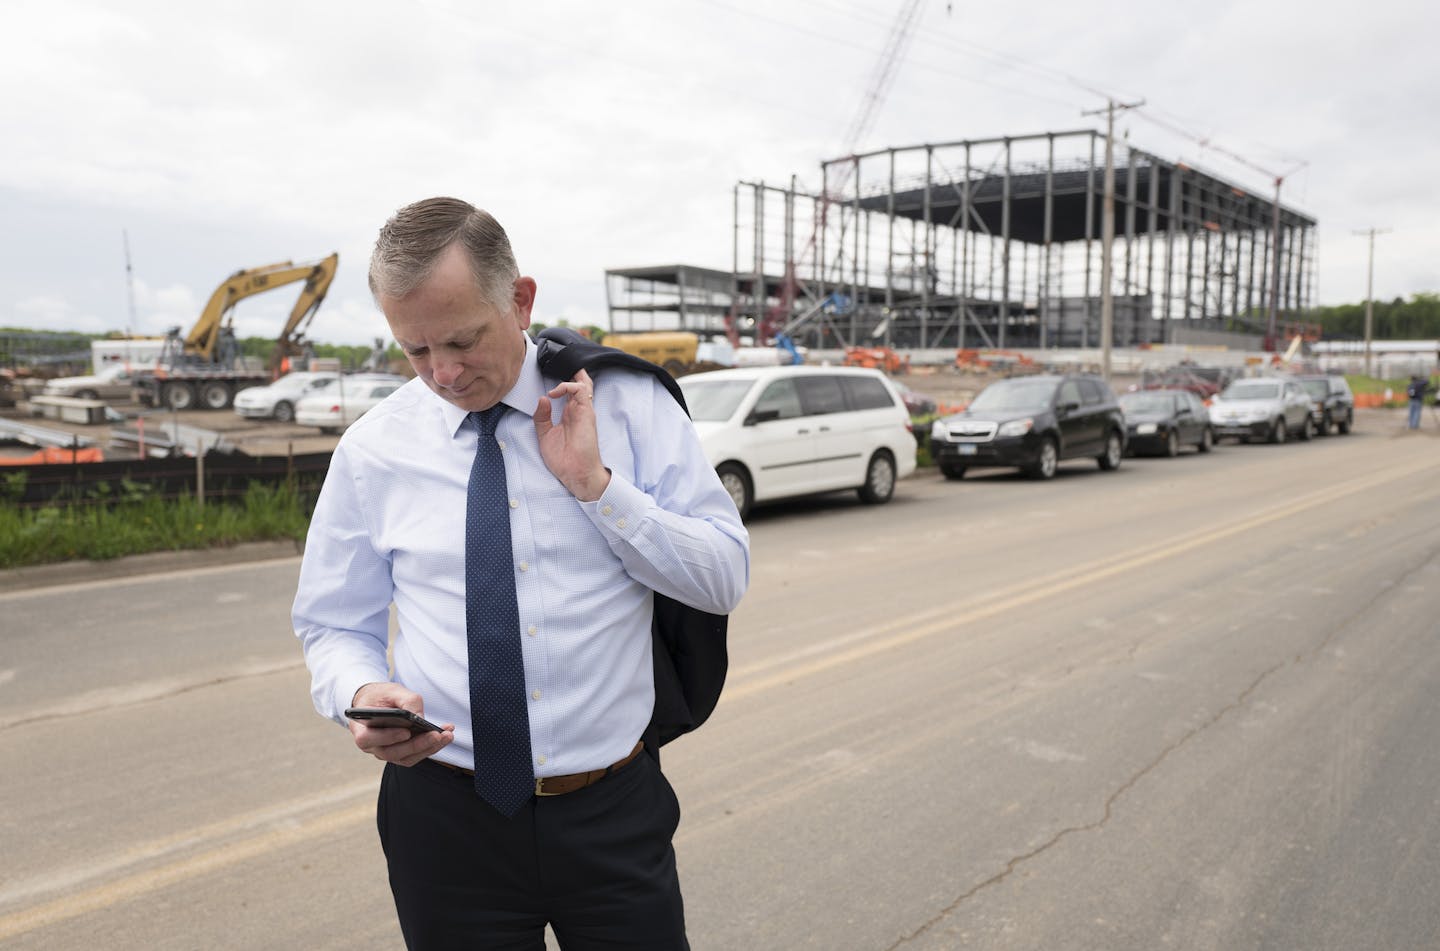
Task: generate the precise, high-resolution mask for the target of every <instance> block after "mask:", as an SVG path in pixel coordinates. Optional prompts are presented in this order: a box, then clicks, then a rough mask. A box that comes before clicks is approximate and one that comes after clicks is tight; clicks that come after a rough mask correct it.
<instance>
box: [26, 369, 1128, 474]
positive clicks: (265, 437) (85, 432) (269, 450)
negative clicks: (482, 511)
mask: <svg viewBox="0 0 1440 951" xmlns="http://www.w3.org/2000/svg"><path fill="white" fill-rule="evenodd" d="M1000 376H1001V374H999V373H995V372H977V371H970V370H965V371H962V370H957V369H956V368H954V367H929V366H921V367H913V368H911V370H910V371H909V372H908V373H903V374H900V375H897V376H896V377H895V379H896V381H897V382H899V383H902V384H904V385H905V386H908V387H910V388H911V389H913V390H915V391H917V392H919V393H922V394H924V395H925V396H928V397H930V398H931V399H933V400H935V401H936V402H937V403H938V404H940V405H941V407H942V409H944V408H956V407H959V406H962V405H964V404H966V403H968V402H970V400H972V399H974V398H975V394H977V393H979V392H980V391H981V390H983V389H984V388H985V387H986V385H988V384H989V383H990V382H991V381H992V380H996V379H999V378H1000ZM1133 382H1134V380H1133V379H1131V378H1122V377H1118V376H1117V377H1113V378H1112V380H1111V386H1112V387H1113V388H1114V390H1115V391H1116V392H1117V393H1119V392H1123V391H1124V390H1125V389H1126V388H1127V387H1128V386H1129V385H1130V384H1131V383H1133ZM110 405H111V408H112V409H114V410H115V411H116V412H118V413H120V414H122V415H124V416H125V417H126V419H125V421H124V422H123V423H117V422H111V423H101V424H95V425H86V424H82V423H69V422H64V421H60V420H55V419H46V418H42V417H39V416H35V415H32V413H31V412H30V406H29V404H28V403H27V402H25V401H24V400H21V401H20V402H19V403H18V404H17V405H16V406H15V407H13V408H7V409H0V419H10V420H15V421H17V422H21V423H24V424H26V425H30V426H39V427H42V428H44V429H50V430H59V431H62V432H67V433H73V434H76V435H79V436H82V437H86V438H89V439H91V440H94V441H95V443H96V444H97V445H99V446H100V447H101V448H102V449H103V450H105V456H106V458H107V459H123V458H133V457H134V453H133V452H130V451H127V450H126V449H125V448H123V447H122V446H120V445H116V446H112V445H111V435H112V433H113V432H114V431H115V430H116V429H117V428H126V429H132V430H133V429H134V428H135V425H136V420H137V419H140V418H143V419H144V421H145V424H146V425H147V426H149V427H151V432H154V431H156V430H155V428H154V427H155V425H156V424H157V423H159V424H169V423H171V422H178V423H179V424H180V425H181V426H185V427H193V428H195V429H200V430H205V431H206V432H207V433H213V434H214V435H215V438H216V439H223V440H224V441H225V442H226V443H228V444H229V445H231V446H234V447H235V448H237V449H239V450H240V451H242V452H245V453H247V454H249V455H252V456H284V455H289V454H295V455H300V454H304V453H310V452H329V451H330V450H332V449H334V448H335V443H336V442H337V441H338V439H339V437H338V436H327V435H325V434H323V433H320V432H319V431H318V430H316V429H315V428H314V427H313V426H300V425H298V424H295V423H277V422H275V421H274V420H257V419H244V418H242V417H240V416H237V415H236V414H235V412H234V410H202V409H193V410H185V411H183V412H179V413H172V412H170V411H168V410H153V409H150V408H148V407H144V406H141V405H139V404H137V403H129V402H112V403H111V404H110Z"/></svg>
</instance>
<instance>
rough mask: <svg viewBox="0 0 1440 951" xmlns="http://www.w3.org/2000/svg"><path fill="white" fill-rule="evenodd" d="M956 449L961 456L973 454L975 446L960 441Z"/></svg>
mask: <svg viewBox="0 0 1440 951" xmlns="http://www.w3.org/2000/svg"><path fill="white" fill-rule="evenodd" d="M956 451H957V452H959V453H960V455H962V456H973V455H975V447H974V446H971V445H969V444H968V443H961V444H960V446H959V447H958V448H957V449H956Z"/></svg>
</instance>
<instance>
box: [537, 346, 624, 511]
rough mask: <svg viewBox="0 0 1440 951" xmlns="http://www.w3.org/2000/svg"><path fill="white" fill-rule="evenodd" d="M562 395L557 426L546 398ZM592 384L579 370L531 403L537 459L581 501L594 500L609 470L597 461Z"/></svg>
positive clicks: (607, 479) (608, 474)
mask: <svg viewBox="0 0 1440 951" xmlns="http://www.w3.org/2000/svg"><path fill="white" fill-rule="evenodd" d="M562 396H563V397H565V408H564V409H563V410H561V412H560V422H559V424H558V425H557V424H556V423H554V422H552V421H551V418H550V417H551V411H550V401H551V400H553V399H559V398H560V397H562ZM594 400H595V383H594V381H593V380H591V379H590V374H589V373H586V372H585V371H584V370H581V371H580V372H579V373H577V374H575V379H573V380H571V381H570V382H568V383H561V384H560V385H559V386H557V387H555V389H553V390H551V391H550V392H549V393H547V394H545V395H544V396H542V397H540V402H538V403H537V404H536V405H535V417H534V418H535V435H536V437H538V438H539V440H540V458H541V459H544V460H545V466H546V468H548V469H549V470H550V471H551V472H552V473H554V475H555V478H557V479H559V480H560V482H561V484H562V485H564V486H565V488H567V489H569V490H570V493H571V494H572V495H574V496H575V498H577V499H579V500H580V501H581V502H594V501H595V500H596V499H598V498H600V496H601V494H602V493H603V492H604V491H605V488H606V486H608V485H609V484H610V470H608V469H606V468H605V466H604V464H602V463H601V461H600V440H599V437H598V436H597V435H596V432H595V406H594Z"/></svg>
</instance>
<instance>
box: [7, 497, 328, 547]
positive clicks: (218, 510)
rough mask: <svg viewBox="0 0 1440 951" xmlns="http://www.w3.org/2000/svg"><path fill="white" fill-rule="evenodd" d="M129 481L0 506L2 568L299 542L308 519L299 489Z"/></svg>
mask: <svg viewBox="0 0 1440 951" xmlns="http://www.w3.org/2000/svg"><path fill="white" fill-rule="evenodd" d="M145 488H146V487H145V486H137V485H135V484H127V485H124V486H122V487H121V489H120V490H119V491H116V492H111V491H110V490H108V489H105V490H103V491H100V492H98V493H97V496H98V497H97V498H94V499H87V500H85V501H84V502H71V503H63V504H56V505H47V506H44V507H43V508H36V509H21V508H18V507H15V506H10V505H5V506H0V538H3V539H5V544H4V545H0V568H24V567H27V566H30V565H43V564H50V563H52V562H57V561H73V560H75V559H88V560H91V561H105V560H108V559H111V558H120V557H123V556H125V555H138V554H143V553H145V552H153V551H180V550H184V549H195V548H214V547H217V546H225V545H234V544H237V543H239V542H252V541H271V540H276V539H284V538H289V539H294V540H296V541H301V540H303V539H304V538H305V531H306V529H307V528H308V526H309V523H310V518H309V514H308V512H307V508H306V505H305V502H304V499H302V497H301V494H300V493H299V492H297V491H296V490H294V489H292V488H288V487H285V486H278V487H275V486H268V485H264V484H261V483H252V484H251V485H250V487H249V488H248V489H247V490H246V492H245V494H244V496H242V497H241V498H240V499H238V500H236V501H233V502H216V501H211V502H207V503H206V504H205V506H204V507H203V508H202V507H201V506H200V505H199V504H198V503H197V502H196V500H195V499H194V498H193V497H184V498H180V499H160V498H155V497H153V496H151V495H149V494H148V493H147V492H146V491H144V490H145Z"/></svg>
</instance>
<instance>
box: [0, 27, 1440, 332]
mask: <svg viewBox="0 0 1440 951" xmlns="http://www.w3.org/2000/svg"><path fill="white" fill-rule="evenodd" d="M902 6H904V4H903V2H901V0H635V2H612V3H602V2H593V0H592V2H570V0H565V2H540V0H531V2H526V3H493V2H492V3H486V4H481V3H464V2H462V0H410V2H405V0H390V2H383V3H382V2H378V0H346V2H326V3H320V2H306V0H285V2H275V0H245V2H243V3H239V2H236V3H231V2H207V3H181V2H179V0H173V2H163V0H127V2H125V3H109V2H103V3H102V2H84V0H5V2H4V6H3V9H4V10H5V12H6V13H7V14H8V15H7V16H6V18H5V19H6V29H5V30H4V31H3V32H0V85H3V89H4V95H3V96H0V129H3V135H0V221H3V222H4V231H3V234H0V242H3V247H4V250H5V253H4V255H3V256H0V325H10V326H25V327H37V328H47V329H56V330H81V331H88V332H100V331H107V330H123V329H126V328H127V326H129V327H132V329H134V330H135V331H137V332H145V333H161V332H163V331H164V330H165V328H166V327H168V326H171V325H180V326H183V327H186V328H188V327H189V326H190V325H191V324H192V323H194V321H195V318H196V317H197V316H198V314H199V310H200V307H201V306H202V305H203V304H204V302H205V300H206V299H207V298H208V296H209V294H210V292H211V291H212V290H214V288H215V286H216V285H217V284H218V283H219V282H220V281H221V280H223V279H224V278H225V277H226V276H227V275H228V274H230V273H231V272H233V271H236V270H239V269H241V268H244V267H252V266H257V265H261V264H268V263H272V262H276V261H281V260H286V259H290V260H295V261H302V260H313V259H317V258H320V257H323V256H325V255H327V254H329V253H330V252H332V251H338V252H339V254H340V268H339V274H338V277H337V279H336V282H335V285H334V286H333V287H332V289H331V292H330V295H329V297H328V299H327V300H326V301H325V303H324V305H323V307H322V308H321V311H320V314H319V316H318V317H317V318H316V320H315V322H314V323H313V324H312V325H311V331H310V336H311V337H312V338H313V339H316V340H320V341H324V342H332V343H368V342H369V341H370V340H371V339H372V338H374V337H376V336H380V335H385V334H386V329H385V324H384V320H383V318H382V317H381V316H380V313H379V311H378V310H377V309H376V307H375V306H374V304H373V303H372V301H371V300H370V297H369V294H368V291H367V289H366V286H365V268H366V262H367V260H368V257H369V252H370V247H371V244H372V242H373V240H374V236H375V233H376V231H377V229H378V228H379V226H380V225H381V224H382V223H383V222H384V220H385V219H386V218H387V217H388V216H389V215H390V214H391V213H392V212H393V211H394V210H395V209H396V208H397V207H399V206H401V205H403V204H406V203H408V202H410V201H412V200H415V199H418V198H423V197H427V196H430V195H438V194H453V195H457V196H459V197H462V198H465V199H467V200H470V201H473V202H474V203H476V204H478V205H481V206H482V207H485V208H487V209H489V210H490V211H491V212H493V213H494V214H495V215H496V216H497V217H498V218H499V219H500V221H501V222H502V223H503V224H504V225H505V227H506V228H507V230H508V231H509V232H510V236H511V241H512V243H513V244H514V247H515V251H516V255H517V257H518V259H519V262H520V267H521V270H522V271H524V272H525V273H528V274H531V275H533V276H534V277H535V278H536V279H537V280H538V281H539V285H540V295H539V299H538V302H537V306H536V313H535V316H536V319H537V320H543V321H546V322H549V323H553V322H554V321H555V320H557V319H560V318H565V319H568V320H570V321H571V322H574V323H600V324H603V323H604V319H605V318H604V315H605V297H604V281H603V274H604V271H605V269H606V268H609V267H632V266H640V265H649V264H664V263H689V264H697V265H701V266H708V267H716V268H722V269H728V268H729V267H730V260H731V227H732V222H731V190H732V187H733V185H734V184H735V182H736V181H738V180H742V179H744V180H761V179H763V180H766V181H768V182H775V183H783V182H785V181H787V180H788V178H789V176H790V175H792V174H796V175H799V176H800V180H801V183H802V184H805V185H809V186H810V187H812V188H816V189H818V186H819V163H820V161H821V160H822V159H825V158H834V157H836V156H838V155H840V154H842V153H843V151H844V149H845V146H846V144H847V143H846V142H845V138H846V131H847V129H849V128H850V126H851V124H852V122H853V121H854V119H855V117H856V115H857V112H858V111H859V109H860V108H861V105H862V102H863V101H864V96H865V94H866V90H867V89H868V88H870V86H871V84H872V82H873V79H874V76H875V70H876V63H877V60H878V59H879V58H880V54H881V51H882V50H883V49H884V48H885V46H886V40H887V37H888V35H889V33H890V30H891V26H892V23H893V22H894V20H895V18H896V15H897V13H898V12H899V10H900V9H901V8H902ZM1436 10H1437V7H1436V5H1434V4H1430V3H1422V2H1420V0H1372V2H1369V3H1366V4H1356V3H1353V2H1347V3H1340V2H1334V0H1294V2H1291V0H1211V2H1208V3H1204V4H1193V3H1189V4H1180V3H1174V2H1166V0H1160V2H1154V3H1148V4H1140V5H1137V4H1135V3H1131V2H1127V3H1121V2H1113V0H1107V2H1098V3H1096V2H1092V3H1086V2H1078V3H1077V2H1059V0H1041V2H1039V3H1013V4H1012V3H998V2H995V0H987V2H985V3H976V2H969V0H953V2H951V3H946V2H945V0H928V2H926V3H925V4H924V6H923V9H922V12H921V15H920V19H919V22H918V25H917V27H916V28H915V30H914V32H913V39H912V42H911V43H910V45H909V46H908V48H907V50H906V53H905V56H904V58H903V59H902V60H901V61H900V62H899V64H898V73H897V75H896V78H895V81H894V84H893V86H892V87H891V88H890V91H889V94H888V97H887V99H886V100H885V108H884V110H883V112H882V113H880V114H879V115H878V117H877V119H876V121H875V122H874V123H873V125H872V126H871V128H870V130H869V132H868V134H866V135H865V136H864V138H863V139H862V140H861V141H860V142H859V143H858V145H859V148H861V149H868V148H883V147H889V146H906V145H915V144H920V143H924V142H944V141H955V140H959V139H971V138H988V137H993V136H1003V135H1020V134H1027V133H1035V132H1045V131H1061V130H1070V129H1078V128H1096V129H1101V128H1103V126H1102V125H1100V124H1099V123H1100V120H1099V119H1097V118H1094V117H1085V116H1082V112H1084V111H1087V110H1093V109H1096V108H1098V107H1101V106H1103V105H1104V95H1105V94H1108V95H1111V96H1115V97H1117V98H1121V99H1141V98H1143V99H1144V100H1145V101H1146V103H1147V105H1146V107H1145V109H1144V110H1143V111H1142V114H1141V115H1130V116H1127V117H1125V118H1124V119H1123V120H1122V121H1121V123H1120V124H1119V126H1118V131H1119V132H1121V133H1126V134H1128V135H1129V136H1130V140H1131V142H1132V143H1133V144H1134V145H1135V147H1137V148H1140V149H1144V150H1147V151H1151V152H1154V153H1156V154H1158V155H1160V156H1161V157H1162V158H1168V159H1171V160H1183V161H1187V162H1191V163H1194V164H1197V165H1200V166H1203V167H1205V168H1206V169H1208V170H1210V171H1213V172H1216V173H1218V174H1220V175H1222V176H1224V177H1226V178H1229V179H1230V180H1232V181H1235V182H1237V183H1240V184H1241V185H1243V186H1245V187H1248V188H1251V189H1254V190H1256V191H1258V192H1260V193H1262V194H1267V195H1268V194H1269V193H1270V190H1271V188H1272V185H1271V182H1270V180H1269V177H1268V176H1267V175H1265V174H1262V173H1261V172H1259V171H1256V170H1255V168H1256V167H1258V168H1260V169H1265V170H1268V171H1269V172H1271V173H1273V174H1287V173H1288V177H1287V178H1286V180H1285V184H1284V189H1283V192H1282V201H1283V202H1284V203H1285V204H1286V205H1288V206H1292V207H1295V208H1297V209H1298V210H1300V211H1302V212H1304V213H1306V214H1309V215H1311V216H1313V217H1315V218H1316V219H1318V221H1319V229H1318V235H1319V252H1318V266H1319V279H1318V286H1317V290H1318V298H1319V302H1320V303H1322V304H1335V303H1345V302H1352V301H1360V300H1362V299H1363V298H1364V296H1365V274H1366V240H1365V239H1364V238H1363V237H1358V236H1356V235H1355V234H1353V232H1355V231H1358V230H1363V229H1367V228H1370V227H1372V226H1374V227H1382V228H1389V229H1392V230H1391V233H1389V234H1386V235H1382V236H1381V237H1380V238H1379V239H1378V240H1377V245H1376V263H1375V296H1376V297H1377V298H1381V299H1388V298H1392V297H1396V296H1408V295H1410V294H1412V293H1416V292H1419V291H1434V290H1437V289H1440V223H1437V218H1440V214H1437V212H1440V208H1437V192H1436V190H1435V188H1434V187H1433V184H1432V183H1433V181H1434V178H1435V175H1436V174H1437V173H1436V169H1437V168H1440V133H1437V130H1436V122H1437V121H1440V110H1437V109H1436V106H1437V105H1440V57H1437V56H1436V55H1435V53H1434V44H1435V37H1436V36H1437V35H1440V14H1437V12H1436ZM1146 114H1148V115H1149V116H1150V118H1147V117H1146ZM1156 119H1158V120H1161V121H1163V122H1164V123H1165V125H1161V124H1158V123H1157V122H1155V121H1153V120H1156ZM1172 129H1179V130H1182V131H1181V132H1176V131H1172ZM1202 139H1208V140H1209V141H1210V142H1212V143H1213V144H1214V146H1215V147H1208V148H1207V147H1205V146H1203V145H1201V144H1199V142H1198V141H1197V140H1202ZM1226 153H1231V154H1234V155H1239V156H1243V157H1244V158H1245V160H1246V163H1247V164H1240V163H1237V162H1235V161H1234V160H1232V159H1230V158H1229V157H1228V156H1227V154H1226ZM1252 166H1253V167H1252ZM126 233H128V237H129V245H130V253H131V259H132V261H133V274H134V278H133V306H134V310H135V315H136V316H135V320H134V323H133V324H132V322H131V319H130V308H131V300H132V294H131V293H130V291H129V288H128V286H127V281H126V273H125V251H124V244H123V240H122V234H126ZM291 290H293V288H292V289H290V290H281V291H275V292H272V293H266V294H262V295H259V296H256V297H253V298H250V299H248V300H246V301H244V302H242V303H241V304H240V305H239V307H238V309H237V312H236V325H237V329H238V330H239V332H240V334H241V336H249V335H257V336H274V335H275V334H277V333H278V332H279V330H280V328H281V326H282V325H283V322H284V316H285V314H287V313H288V311H289V308H290V306H291V304H293V302H294V299H295V296H296V293H292V292H291ZM297 293H298V292H297Z"/></svg>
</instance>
